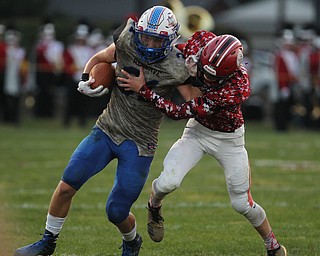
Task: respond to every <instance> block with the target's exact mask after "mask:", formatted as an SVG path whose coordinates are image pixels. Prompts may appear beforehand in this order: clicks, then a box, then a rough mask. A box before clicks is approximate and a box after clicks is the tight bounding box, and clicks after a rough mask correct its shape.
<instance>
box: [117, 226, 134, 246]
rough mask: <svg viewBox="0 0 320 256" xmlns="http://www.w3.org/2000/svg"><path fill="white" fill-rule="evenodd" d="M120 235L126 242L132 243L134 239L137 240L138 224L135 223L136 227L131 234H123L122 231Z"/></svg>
mask: <svg viewBox="0 0 320 256" xmlns="http://www.w3.org/2000/svg"><path fill="white" fill-rule="evenodd" d="M119 232H120V234H121V235H122V239H123V240H124V241H127V242H129V241H132V240H133V239H135V238H136V234H137V223H135V225H134V228H133V229H132V230H131V231H130V232H129V233H122V232H121V231H120V230H119Z"/></svg>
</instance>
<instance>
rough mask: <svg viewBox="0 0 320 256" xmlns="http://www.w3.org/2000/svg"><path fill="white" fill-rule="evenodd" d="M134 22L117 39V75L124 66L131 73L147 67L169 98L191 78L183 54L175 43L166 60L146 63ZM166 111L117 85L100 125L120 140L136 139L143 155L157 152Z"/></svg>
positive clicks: (148, 74)
mask: <svg viewBox="0 0 320 256" xmlns="http://www.w3.org/2000/svg"><path fill="white" fill-rule="evenodd" d="M133 31H134V22H133V20H131V19H129V20H128V21H127V24H126V26H125V28H124V30H123V31H122V32H121V33H120V35H119V38H118V39H117V40H116V42H115V44H116V58H117V67H116V76H123V75H122V73H121V72H120V70H121V69H124V70H126V71H127V72H129V73H131V74H137V72H138V73H139V69H140V67H141V66H143V68H144V73H145V79H146V81H148V86H149V87H150V88H152V89H153V90H154V91H155V92H156V93H157V94H159V95H161V96H163V97H165V98H166V99H169V98H170V97H171V96H172V92H173V91H174V88H175V86H177V85H180V84H183V83H184V82H185V81H186V80H187V78H188V76H189V75H188V72H187V70H186V68H185V65H184V59H183V58H182V54H181V53H180V52H179V51H178V50H177V49H176V48H175V47H174V49H173V50H172V52H170V54H169V55H168V56H167V57H166V58H165V59H164V60H162V61H160V62H158V63H153V64H145V63H142V62H141V61H140V58H139V56H138V54H137V52H136V50H135V44H134V42H133ZM162 118H163V114H162V113H161V112H160V111H159V110H157V109H156V108H155V107H154V106H153V103H150V102H146V101H144V100H143V99H142V98H140V97H139V96H138V94H136V93H133V92H126V91H123V89H122V88H121V87H118V86H115V87H114V88H113V90H112V94H111V98H110V101H109V103H108V105H107V108H106V109H105V110H104V111H103V113H102V114H101V115H100V116H99V118H98V120H97V123H96V124H97V126H98V127H99V128H100V129H102V130H103V131H104V132H105V133H106V134H107V135H109V136H110V137H111V139H112V140H113V141H114V142H115V143H116V144H120V143H122V142H123V141H124V140H126V139H129V140H133V141H134V142H135V143H136V145H137V147H138V150H139V155H141V156H153V154H154V152H155V149H156V147H157V142H158V133H159V127H160V123H161V120H162Z"/></svg>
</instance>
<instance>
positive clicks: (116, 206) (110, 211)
mask: <svg viewBox="0 0 320 256" xmlns="http://www.w3.org/2000/svg"><path fill="white" fill-rule="evenodd" d="M106 212H107V217H108V220H109V221H110V222H112V223H113V224H117V223H120V222H122V221H124V220H125V219H126V218H127V217H128V215H129V209H128V208H127V207H126V206H125V205H124V204H121V203H117V202H115V201H111V202H110V201H108V202H107V206H106Z"/></svg>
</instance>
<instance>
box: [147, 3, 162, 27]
mask: <svg viewBox="0 0 320 256" xmlns="http://www.w3.org/2000/svg"><path fill="white" fill-rule="evenodd" d="M163 12H164V8H163V7H161V6H158V7H155V8H153V10H152V13H151V15H150V17H149V21H148V28H150V29H156V28H157V26H158V24H159V20H160V17H161V15H162V13H163Z"/></svg>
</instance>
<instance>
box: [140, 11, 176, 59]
mask: <svg viewBox="0 0 320 256" xmlns="http://www.w3.org/2000/svg"><path fill="white" fill-rule="evenodd" d="M179 27H180V26H179V24H178V21H177V19H176V17H175V15H174V14H173V12H172V11H171V10H170V9H169V8H167V7H164V6H154V7H152V8H150V9H148V10H146V11H145V12H144V13H143V14H142V15H141V17H140V18H139V20H138V22H137V23H136V26H135V35H134V42H135V44H136V51H137V52H138V54H139V56H140V58H141V60H142V61H143V62H146V63H148V64H150V63H154V62H157V61H159V60H162V59H164V58H165V57H166V56H167V55H168V54H169V52H170V51H171V50H172V47H173V45H174V43H175V42H176V40H177V39H178V30H179Z"/></svg>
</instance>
